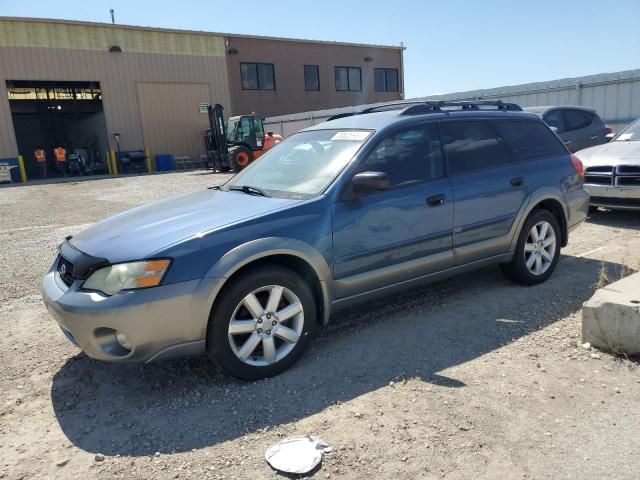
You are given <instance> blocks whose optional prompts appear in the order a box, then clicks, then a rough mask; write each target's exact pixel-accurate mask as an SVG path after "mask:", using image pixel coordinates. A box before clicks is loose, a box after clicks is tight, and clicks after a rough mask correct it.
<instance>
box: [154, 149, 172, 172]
mask: <svg viewBox="0 0 640 480" xmlns="http://www.w3.org/2000/svg"><path fill="white" fill-rule="evenodd" d="M171 170H173V156H172V155H170V154H168V153H166V154H162V155H156V171H157V172H169V171H171Z"/></svg>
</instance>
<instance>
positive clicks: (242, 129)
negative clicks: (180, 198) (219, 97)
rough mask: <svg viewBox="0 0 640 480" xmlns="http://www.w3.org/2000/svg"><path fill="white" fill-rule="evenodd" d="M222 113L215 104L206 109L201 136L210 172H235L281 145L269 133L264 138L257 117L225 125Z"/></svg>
mask: <svg viewBox="0 0 640 480" xmlns="http://www.w3.org/2000/svg"><path fill="white" fill-rule="evenodd" d="M223 111H224V108H223V107H222V105H220V104H219V103H216V104H215V105H213V106H211V105H210V106H209V107H208V113H209V126H210V128H209V130H207V132H206V133H205V147H206V149H207V158H208V160H209V163H210V165H211V166H212V167H213V169H214V171H216V172H226V171H230V170H231V171H235V172H239V171H240V170H242V169H243V168H245V167H246V166H247V165H249V163H251V162H252V161H253V160H255V159H256V158H258V157H259V156H261V155H262V154H263V153H264V152H266V151H267V150H269V149H270V148H271V147H273V146H274V145H276V144H277V143H280V142H281V141H282V137H281V136H280V135H275V134H274V133H273V132H267V133H266V135H265V132H264V124H263V118H262V117H261V116H259V115H255V114H254V115H240V116H236V117H230V118H229V120H227V121H226V122H225V121H224V117H223Z"/></svg>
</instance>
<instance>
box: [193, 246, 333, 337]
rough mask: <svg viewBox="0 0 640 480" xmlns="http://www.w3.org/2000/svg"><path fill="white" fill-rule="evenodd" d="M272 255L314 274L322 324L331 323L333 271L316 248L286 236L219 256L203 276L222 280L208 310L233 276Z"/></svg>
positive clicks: (237, 247)
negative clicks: (294, 259) (302, 264)
mask: <svg viewBox="0 0 640 480" xmlns="http://www.w3.org/2000/svg"><path fill="white" fill-rule="evenodd" d="M273 255H290V256H293V257H297V258H299V259H300V260H302V261H304V262H305V263H307V264H308V265H309V266H310V267H311V269H312V270H313V271H314V272H315V274H316V276H317V278H318V280H319V283H320V290H321V293H322V305H321V307H322V312H323V315H322V318H321V319H320V320H321V322H322V324H323V325H326V324H327V323H328V321H329V316H330V313H331V303H332V301H333V281H332V276H331V268H330V267H329V265H328V264H327V262H326V260H325V259H324V257H323V256H322V255H321V254H320V252H319V251H318V250H317V249H315V248H314V247H313V246H311V245H309V244H308V243H305V242H303V241H301V240H296V239H294V238H287V237H266V238H260V239H257V240H252V241H249V242H246V243H243V244H241V245H238V246H236V247H234V248H233V249H231V250H229V251H228V252H227V253H225V254H224V255H223V256H222V257H220V259H219V260H218V261H217V262H216V263H215V264H213V266H211V268H209V270H208V271H207V273H206V274H205V276H204V278H209V279H211V278H216V279H219V280H221V281H217V282H215V286H214V288H213V289H212V290H211V291H210V292H209V295H208V297H209V298H208V299H207V304H208V307H209V311H210V310H211V308H212V307H213V304H214V302H215V300H216V298H217V297H218V294H219V293H220V291H221V290H222V288H223V287H224V285H225V284H226V283H227V281H228V280H229V278H231V276H232V275H233V274H234V273H236V272H237V271H238V270H240V269H241V268H242V267H245V266H246V265H249V264H250V263H252V262H255V261H256V260H260V259H264V258H267V257H270V256H273ZM206 328H207V326H206V325H205V332H206Z"/></svg>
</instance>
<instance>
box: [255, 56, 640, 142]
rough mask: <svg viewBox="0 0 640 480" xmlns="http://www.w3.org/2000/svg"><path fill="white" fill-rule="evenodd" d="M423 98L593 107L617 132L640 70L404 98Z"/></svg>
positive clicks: (276, 122)
mask: <svg viewBox="0 0 640 480" xmlns="http://www.w3.org/2000/svg"><path fill="white" fill-rule="evenodd" d="M427 100H502V101H504V102H513V103H517V104H518V105H520V106H522V107H533V106H543V105H581V106H585V107H590V108H593V109H595V110H596V111H597V112H598V113H599V114H600V116H601V117H602V119H603V120H604V122H605V123H606V124H607V125H609V126H610V127H613V129H614V130H616V131H619V130H620V129H621V128H623V127H624V126H626V125H627V124H629V123H630V122H631V121H633V120H634V119H636V118H638V117H640V69H636V70H625V71H621V72H613V73H600V74H597V75H587V76H584V77H573V78H563V79H559V80H550V81H547V82H536V83H527V84H522V85H513V86H508V87H498V88H489V89H484V90H472V91H467V92H456V93H447V94H444V95H432V96H429V97H420V98H412V99H410V100H407V101H411V102H414V101H427ZM375 105H380V103H376V104H375ZM367 106H373V105H360V106H358V107H344V108H334V109H328V110H320V111H318V110H316V111H311V112H300V113H295V114H291V115H280V116H274V117H271V118H268V119H267V122H266V125H267V126H268V128H269V129H271V130H273V131H274V132H276V133H279V134H283V135H289V134H291V133H293V132H295V131H297V130H300V129H302V128H306V127H308V126H309V125H314V124H316V123H319V122H322V121H324V120H326V119H327V118H329V117H330V116H332V115H336V114H339V113H346V112H351V111H355V110H360V109H363V108H366V107H367Z"/></svg>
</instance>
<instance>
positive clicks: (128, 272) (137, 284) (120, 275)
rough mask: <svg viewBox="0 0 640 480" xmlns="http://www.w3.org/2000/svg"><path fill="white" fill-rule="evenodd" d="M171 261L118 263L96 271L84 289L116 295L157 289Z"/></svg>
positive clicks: (83, 286) (86, 282)
mask: <svg viewBox="0 0 640 480" xmlns="http://www.w3.org/2000/svg"><path fill="white" fill-rule="evenodd" d="M170 263H171V261H170V260H150V261H144V262H130V263H118V264H116V265H111V266H109V267H104V268H101V269H100V270H96V271H95V272H94V273H93V274H92V275H91V276H90V277H89V278H88V279H87V280H85V282H84V284H83V285H82V288H85V289H87V290H98V291H100V292H102V293H104V294H106V295H115V294H116V293H118V292H119V291H120V290H126V289H132V288H148V287H155V286H157V285H159V284H160V282H161V281H162V277H163V276H164V273H165V272H166V271H167V268H169V264H170Z"/></svg>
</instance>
